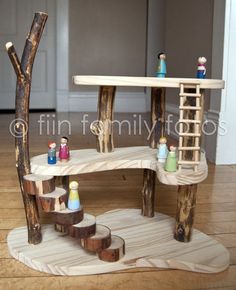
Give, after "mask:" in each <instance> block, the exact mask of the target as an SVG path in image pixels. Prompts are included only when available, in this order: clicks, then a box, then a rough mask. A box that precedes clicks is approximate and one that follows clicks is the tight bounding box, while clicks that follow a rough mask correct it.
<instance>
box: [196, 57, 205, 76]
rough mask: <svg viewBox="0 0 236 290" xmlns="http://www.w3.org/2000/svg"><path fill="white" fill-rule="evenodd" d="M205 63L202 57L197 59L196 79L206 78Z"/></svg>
mask: <svg viewBox="0 0 236 290" xmlns="http://www.w3.org/2000/svg"><path fill="white" fill-rule="evenodd" d="M206 62H207V59H206V58H205V57H204V56H201V57H199V58H198V66H197V78H198V79H205V77H206Z"/></svg>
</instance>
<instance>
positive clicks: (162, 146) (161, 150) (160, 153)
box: [157, 137, 168, 163]
mask: <svg viewBox="0 0 236 290" xmlns="http://www.w3.org/2000/svg"><path fill="white" fill-rule="evenodd" d="M166 142H167V140H166V137H161V138H160V140H159V147H158V150H157V160H158V162H161V163H165V162H166V158H167V155H168V148H167V145H166Z"/></svg>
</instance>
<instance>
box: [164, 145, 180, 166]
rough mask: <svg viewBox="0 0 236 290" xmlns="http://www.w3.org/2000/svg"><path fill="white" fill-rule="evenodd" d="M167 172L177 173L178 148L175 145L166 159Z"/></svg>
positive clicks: (171, 147)
mask: <svg viewBox="0 0 236 290" xmlns="http://www.w3.org/2000/svg"><path fill="white" fill-rule="evenodd" d="M165 171H168V172H175V171H177V158H176V147H175V146H173V145H171V146H170V151H169V153H168V156H167V159H166V164H165Z"/></svg>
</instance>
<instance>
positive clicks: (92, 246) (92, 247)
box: [80, 225, 111, 252]
mask: <svg viewBox="0 0 236 290" xmlns="http://www.w3.org/2000/svg"><path fill="white" fill-rule="evenodd" d="M80 243H81V246H82V247H83V248H84V249H85V250H88V251H91V252H99V251H101V250H103V249H106V248H108V247H109V246H110V245H111V230H110V229H109V228H108V227H106V226H103V225H97V226H96V234H95V235H94V236H92V237H90V238H87V239H81V240H80Z"/></svg>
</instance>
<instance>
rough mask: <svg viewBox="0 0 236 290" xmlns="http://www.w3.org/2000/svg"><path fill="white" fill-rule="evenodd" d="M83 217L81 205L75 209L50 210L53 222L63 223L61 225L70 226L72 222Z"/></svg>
mask: <svg viewBox="0 0 236 290" xmlns="http://www.w3.org/2000/svg"><path fill="white" fill-rule="evenodd" d="M83 218H84V211H83V207H82V206H81V207H80V208H79V209H77V210H71V209H68V208H66V209H64V210H60V211H53V212H52V219H53V222H54V223H55V224H59V225H63V226H71V225H74V224H78V223H79V222H81V221H82V220H83Z"/></svg>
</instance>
